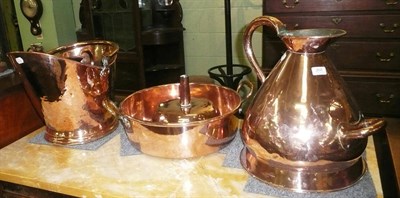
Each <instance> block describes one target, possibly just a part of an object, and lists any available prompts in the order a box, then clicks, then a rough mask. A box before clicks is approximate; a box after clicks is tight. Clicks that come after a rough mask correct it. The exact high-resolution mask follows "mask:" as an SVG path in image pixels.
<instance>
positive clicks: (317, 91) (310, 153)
mask: <svg viewBox="0 0 400 198" xmlns="http://www.w3.org/2000/svg"><path fill="white" fill-rule="evenodd" d="M262 25H265V26H267V27H270V28H274V29H275V30H276V31H277V34H278V36H279V37H280V38H281V39H282V41H283V42H284V43H285V45H286V46H287V48H288V50H287V51H286V52H285V54H284V55H283V57H282V58H281V59H280V61H279V62H278V63H277V64H276V65H275V67H274V68H273V69H272V71H271V72H270V74H269V76H267V77H266V76H264V73H263V72H262V70H261V69H260V67H259V65H258V63H257V60H256V59H255V56H254V53H253V50H252V48H251V38H252V34H253V32H254V30H255V29H257V27H259V26H262ZM345 33H346V32H345V31H343V30H339V29H307V30H294V31H291V30H286V29H285V28H284V26H283V24H282V23H281V22H280V21H279V20H278V19H276V18H274V17H270V16H262V17H258V18H256V19H255V20H253V21H252V22H251V23H250V24H249V25H248V27H247V28H246V30H245V34H244V48H245V52H246V55H247V57H248V59H249V61H250V63H251V66H252V67H253V68H254V70H255V71H256V73H257V76H258V77H259V78H260V80H261V81H262V85H261V87H260V89H259V90H258V92H257V94H256V96H255V97H254V100H253V101H252V103H251V104H250V106H249V108H248V110H247V112H246V115H245V118H244V122H243V127H242V132H241V135H242V139H243V141H244V144H245V148H244V149H243V151H242V155H241V163H242V165H243V167H244V168H245V169H246V170H247V171H248V172H249V173H250V174H251V175H252V176H254V177H256V178H258V179H260V180H261V181H264V182H266V183H268V184H271V185H273V186H277V187H282V188H287V189H290V190H294V191H298V192H306V191H318V192H325V191H333V190H339V189H343V188H347V187H349V186H351V185H353V184H354V183H355V182H357V181H358V180H359V179H360V178H361V177H362V175H363V174H364V173H365V170H366V167H365V162H364V160H363V159H362V157H361V155H362V153H363V152H364V150H365V147H366V145H367V137H368V136H369V135H372V134H374V133H376V132H379V131H381V129H382V128H383V127H384V126H385V122H384V120H382V119H378V118H368V119H366V118H364V117H363V115H362V113H361V112H360V111H359V109H358V106H357V104H356V102H355V101H354V99H353V97H352V95H351V93H350V92H349V90H348V89H347V87H346V84H345V82H344V80H343V79H342V78H341V76H340V75H339V74H338V72H337V71H336V69H335V66H334V65H333V63H332V62H331V61H330V60H329V58H328V57H327V56H326V54H325V49H326V47H327V46H328V44H329V43H330V42H331V41H332V39H334V38H337V37H340V36H342V35H344V34H345ZM266 56H268V54H266Z"/></svg>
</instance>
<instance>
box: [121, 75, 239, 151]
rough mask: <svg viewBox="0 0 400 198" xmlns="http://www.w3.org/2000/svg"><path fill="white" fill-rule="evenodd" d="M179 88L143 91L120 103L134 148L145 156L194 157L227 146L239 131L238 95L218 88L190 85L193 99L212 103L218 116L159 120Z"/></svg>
mask: <svg viewBox="0 0 400 198" xmlns="http://www.w3.org/2000/svg"><path fill="white" fill-rule="evenodd" d="M179 86H180V84H179V83H177V84H166V85H160V86H155V87H151V88H148V89H144V90H140V91H138V92H135V93H133V94H131V95H130V96H128V97H127V98H126V99H125V100H123V101H122V102H121V103H120V107H119V112H120V114H121V119H122V123H123V125H124V127H125V131H126V134H127V136H128V138H129V140H130V142H131V143H132V145H133V146H134V147H136V148H137V149H138V150H140V151H141V152H143V153H145V154H149V155H152V156H157V157H164V158H193V157H198V156H203V155H207V154H210V153H214V152H216V151H218V150H220V149H221V148H223V147H224V146H226V145H227V144H228V143H229V142H230V141H231V140H232V139H233V138H234V137H235V134H236V131H237V130H238V125H239V119H238V118H237V117H236V116H235V115H234V114H235V112H236V111H237V110H238V108H239V106H240V104H241V98H240V96H239V94H238V93H237V92H236V91H234V90H232V89H230V88H226V87H223V86H219V85H214V84H199V83H191V84H190V97H192V98H203V99H207V100H209V101H210V103H211V104H213V106H214V108H215V111H217V112H219V114H218V115H215V116H211V117H209V118H207V119H204V120H191V121H187V122H186V121H183V122H163V121H160V120H159V119H160V115H159V114H158V113H157V112H158V110H157V109H158V108H159V106H160V104H162V103H164V102H165V101H172V100H174V99H176V98H179V96H180V95H179V94H180V93H179V92H180V90H179ZM169 105H172V103H171V104H169ZM167 106H168V105H167ZM213 111H214V110H213ZM161 117H163V116H161Z"/></svg>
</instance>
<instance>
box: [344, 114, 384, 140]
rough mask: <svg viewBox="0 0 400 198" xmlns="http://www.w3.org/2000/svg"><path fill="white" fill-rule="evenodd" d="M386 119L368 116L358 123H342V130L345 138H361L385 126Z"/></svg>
mask: <svg viewBox="0 0 400 198" xmlns="http://www.w3.org/2000/svg"><path fill="white" fill-rule="evenodd" d="M385 125H386V121H385V120H383V119H379V118H368V119H364V120H363V121H361V122H359V123H357V124H342V125H340V128H339V131H341V134H342V138H343V139H348V140H350V139H361V138H366V137H368V136H370V135H373V134H374V133H376V132H379V131H380V130H381V129H382V128H383V127H385Z"/></svg>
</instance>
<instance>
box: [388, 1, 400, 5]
mask: <svg viewBox="0 0 400 198" xmlns="http://www.w3.org/2000/svg"><path fill="white" fill-rule="evenodd" d="M398 2H399V1H398V0H386V1H385V3H386V5H396V4H397V3H398Z"/></svg>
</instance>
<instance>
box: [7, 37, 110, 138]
mask: <svg viewBox="0 0 400 198" xmlns="http://www.w3.org/2000/svg"><path fill="white" fill-rule="evenodd" d="M94 46H96V47H94V49H93V51H94V52H93V53H92V54H93V56H92V58H93V61H91V62H94V63H96V64H97V63H98V64H99V65H88V64H83V63H81V62H78V61H76V60H75V59H72V60H71V59H69V58H64V57H62V56H63V55H60V54H59V55H60V56H61V57H58V56H54V55H50V54H45V53H39V52H10V53H9V54H8V57H9V58H10V61H11V62H12V64H13V66H14V68H15V69H16V71H17V73H18V74H20V75H21V77H22V80H23V83H24V87H25V90H26V91H27V93H28V95H29V97H30V99H31V101H32V102H33V103H34V104H35V108H36V110H37V111H38V112H39V113H40V114H41V115H42V117H43V119H44V122H45V124H46V133H45V139H46V140H47V141H49V142H51V143H54V144H63V145H72V144H84V143H87V142H91V141H94V140H97V139H99V138H101V137H104V136H105V135H107V134H109V133H111V132H112V131H113V130H114V129H115V128H116V127H117V125H118V118H117V116H116V114H115V112H110V111H108V110H107V109H106V108H105V107H104V105H103V104H104V103H108V102H109V99H108V89H109V85H108V84H109V70H110V69H109V65H103V64H102V63H100V62H97V60H100V59H103V58H104V57H109V60H110V61H111V62H112V61H115V56H116V54H115V53H116V51H117V50H115V49H114V50H112V51H107V52H105V51H104V50H103V51H102V52H97V51H99V49H101V47H99V46H98V45H97V44H95V45H94ZM92 47H93V46H92ZM114 47H117V46H115V45H114ZM60 49H61V48H60ZM62 49H64V48H62ZM110 49H111V48H110ZM88 51H89V50H86V52H88ZM57 52H58V51H57V50H56V51H53V53H55V54H56V53H57ZM72 52H74V53H77V52H76V50H74V49H72V48H71V49H69V50H68V51H65V52H63V53H65V54H71V53H72ZM86 52H85V53H86ZM111 52H112V53H111ZM60 53H61V51H60ZM100 53H104V54H105V55H104V56H102V55H101V54H100ZM65 54H64V55H65ZM66 56H67V55H66ZM74 57H75V55H74ZM107 59H108V58H107Z"/></svg>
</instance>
